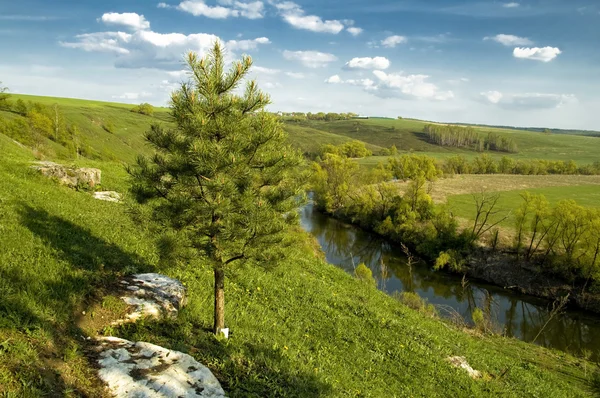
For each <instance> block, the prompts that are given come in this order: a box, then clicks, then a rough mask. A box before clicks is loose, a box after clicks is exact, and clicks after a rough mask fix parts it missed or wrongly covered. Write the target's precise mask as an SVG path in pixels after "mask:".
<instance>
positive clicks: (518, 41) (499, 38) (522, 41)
mask: <svg viewBox="0 0 600 398" xmlns="http://www.w3.org/2000/svg"><path fill="white" fill-rule="evenodd" d="M483 40H493V41H495V42H498V43H500V44H503V45H505V46H530V45H532V44H533V41H531V40H529V39H528V38H526V37H519V36H515V35H505V34H503V33H501V34H499V35H496V36H491V37H490V36H486V37H484V38H483Z"/></svg>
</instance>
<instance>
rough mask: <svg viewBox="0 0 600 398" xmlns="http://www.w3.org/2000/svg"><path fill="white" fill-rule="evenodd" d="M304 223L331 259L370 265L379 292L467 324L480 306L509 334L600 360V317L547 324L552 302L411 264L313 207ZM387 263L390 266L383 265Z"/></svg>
mask: <svg viewBox="0 0 600 398" xmlns="http://www.w3.org/2000/svg"><path fill="white" fill-rule="evenodd" d="M301 222H302V226H303V227H304V229H305V230H307V231H309V232H310V233H311V234H312V235H314V236H315V237H316V238H317V240H318V241H319V243H320V245H321V247H322V248H323V251H324V252H325V254H326V258H327V261H328V262H329V263H331V264H334V265H336V266H338V267H340V268H343V269H344V270H346V271H348V272H353V270H354V267H356V266H357V265H358V264H359V263H361V262H363V263H365V264H366V265H367V266H368V267H369V268H370V269H371V271H372V272H373V276H374V277H375V278H376V279H377V284H378V287H379V289H381V290H383V291H385V292H387V293H389V294H392V293H394V292H399V291H409V292H416V293H418V294H419V296H421V297H423V298H425V299H427V301H428V302H429V303H432V304H434V305H436V306H437V307H440V308H452V309H453V310H454V311H456V312H458V313H459V314H460V315H461V316H462V317H463V318H464V319H465V320H467V322H472V321H471V313H472V311H473V310H474V309H475V308H476V307H479V308H481V309H483V310H484V311H485V310H487V311H489V313H490V314H492V319H493V320H494V321H495V323H497V325H498V326H499V327H500V328H501V330H502V331H503V332H504V333H505V334H506V335H508V336H514V337H516V338H519V339H521V340H524V341H527V342H531V341H533V340H534V339H535V338H536V336H537V335H538V333H539V332H540V330H542V329H543V331H542V333H541V334H540V335H539V337H537V340H536V341H535V342H536V344H540V345H543V346H546V347H553V348H556V349H560V350H563V351H568V352H571V353H575V354H581V353H582V352H583V351H584V350H585V351H589V352H590V353H591V354H592V358H593V359H599V358H600V355H599V354H600V339H597V338H595V337H596V336H598V335H599V333H600V318H598V317H595V316H592V315H589V314H585V313H583V312H579V311H572V310H569V311H568V312H566V313H564V314H561V315H559V316H556V317H555V318H553V319H552V320H550V322H549V323H548V325H547V326H546V327H545V328H544V325H545V324H546V322H548V318H549V311H548V308H549V307H550V304H549V303H548V302H547V301H546V300H541V299H537V298H535V297H530V296H523V295H518V294H515V293H512V292H509V291H506V290H503V289H500V288H498V287H496V286H491V285H487V284H483V283H478V282H472V281H468V282H467V283H464V281H462V280H461V278H460V277H458V276H455V275H449V274H446V273H443V272H433V271H431V270H430V268H429V267H428V266H426V265H424V264H413V265H412V266H411V267H409V266H408V264H407V260H406V257H405V255H404V254H403V253H402V250H401V249H400V247H398V246H396V245H392V244H390V243H388V242H386V241H384V240H382V239H380V238H379V237H377V236H376V235H374V234H372V233H369V232H366V231H363V230H361V229H359V228H356V227H354V226H351V225H348V224H345V223H342V222H340V221H338V220H335V219H333V218H330V217H327V216H325V215H324V214H322V213H320V212H318V211H316V210H315V209H314V208H313V206H312V205H308V206H306V207H305V208H303V209H302V210H301ZM382 264H384V265H385V267H382ZM440 312H441V313H442V314H444V311H440Z"/></svg>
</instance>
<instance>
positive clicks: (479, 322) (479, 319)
mask: <svg viewBox="0 0 600 398" xmlns="http://www.w3.org/2000/svg"><path fill="white" fill-rule="evenodd" d="M471 318H472V319H473V323H474V324H475V327H476V328H477V329H479V330H481V331H482V332H483V331H485V324H486V321H485V316H484V315H483V311H481V309H480V308H475V309H474V310H473V313H472V314H471Z"/></svg>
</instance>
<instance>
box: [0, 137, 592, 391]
mask: <svg viewBox="0 0 600 398" xmlns="http://www.w3.org/2000/svg"><path fill="white" fill-rule="evenodd" d="M0 151H1V153H2V154H3V156H2V157H0V247H2V250H1V251H0V275H1V277H0V297H2V300H0V395H8V396H41V395H48V396H60V395H64V396H78V395H87V396H103V394H104V392H103V389H102V387H101V385H100V384H99V383H98V381H97V379H96V377H95V370H94V367H93V363H90V362H89V359H88V357H87V356H86V352H87V348H88V347H87V343H86V340H85V339H84V338H82V337H85V336H87V335H93V334H95V333H98V332H102V331H109V330H105V329H103V328H101V327H99V325H102V320H98V319H97V317H98V315H99V314H102V316H104V317H106V318H110V312H111V311H112V306H111V305H110V301H108V300H105V299H103V296H104V294H106V292H107V291H110V287H111V285H112V284H113V283H114V282H115V280H116V278H117V277H118V276H119V275H122V274H127V273H132V272H136V271H159V272H165V273H166V274H168V275H170V276H173V277H176V278H180V279H181V280H182V281H183V282H184V284H185V285H186V286H187V287H188V289H189V304H188V306H187V307H186V308H185V309H184V310H183V311H182V312H181V314H180V316H179V318H178V319H177V320H176V321H165V322H149V321H148V322H142V323H140V324H136V325H130V326H126V327H122V328H120V329H112V330H110V332H111V333H112V334H113V335H116V336H121V337H125V338H129V339H134V340H144V341H149V342H152V343H157V344H160V345H163V346H165V347H168V348H174V349H177V350H181V351H184V352H187V353H189V354H191V355H193V356H194V357H196V358H197V359H199V360H201V361H202V362H204V363H205V364H206V365H207V366H209V368H211V370H213V372H214V373H215V374H216V375H217V377H218V378H219V379H220V381H221V382H222V383H223V385H224V387H225V389H226V390H227V391H228V394H229V395H230V396H232V397H237V396H242V397H248V396H257V397H258V396H299V397H306V396H323V397H329V396H331V397H337V396H373V397H382V396H490V395H498V396H500V395H502V396H515V397H520V396H540V397H542V396H544V397H545V396H556V397H559V396H593V394H594V393H595V392H597V391H598V383H597V382H595V380H597V378H596V376H595V375H594V373H593V372H592V369H593V367H592V365H591V364H587V363H586V362H584V361H582V360H579V359H576V358H573V357H571V356H569V355H567V354H564V353H560V352H555V351H550V350H547V349H543V348H541V347H537V346H533V345H529V344H526V343H522V342H519V341H516V340H512V339H506V338H503V337H498V336H478V335H473V334H468V333H465V332H463V331H461V330H458V329H455V328H454V327H451V326H449V325H447V324H445V323H443V322H442V321H440V320H438V319H432V318H429V317H426V316H425V315H422V314H421V313H419V312H416V311H414V310H411V309H409V308H407V307H405V306H404V305H402V304H400V303H399V302H398V301H396V300H395V299H393V298H391V297H388V296H386V295H385V294H384V293H382V292H379V291H377V290H376V289H375V288H374V287H372V286H367V285H365V284H364V283H363V282H361V281H359V280H356V279H354V278H352V277H351V276H350V275H348V274H346V273H344V272H343V271H342V270H340V269H338V268H336V267H334V266H333V265H329V264H326V263H324V262H323V260H321V259H320V258H319V256H318V255H316V253H317V250H316V249H315V246H314V243H311V242H312V241H311V240H310V239H309V238H307V235H306V234H304V233H303V232H300V231H295V232H293V233H291V234H290V238H289V239H290V241H292V242H294V245H293V246H292V249H291V253H290V254H291V257H290V259H288V260H286V261H284V262H282V263H281V264H279V266H278V267H277V268H275V269H270V270H265V269H262V268H260V267H245V268H243V269H239V270H236V271H232V272H231V273H229V274H228V282H227V288H226V298H227V301H226V311H227V312H226V314H227V326H228V327H230V328H231V330H232V335H231V338H230V339H229V340H228V341H217V340H216V339H215V338H214V337H213V335H212V333H211V332H210V331H209V329H210V325H211V322H212V305H211V304H212V302H211V294H212V288H211V283H212V282H211V281H212V271H211V270H210V268H209V267H208V266H207V265H206V264H204V263H203V262H202V261H198V260H193V261H191V262H190V263H189V264H186V265H187V266H186V267H185V268H180V267H169V266H167V264H166V263H162V262H160V261H159V256H158V255H157V252H156V249H155V247H154V245H153V242H154V237H153V236H152V235H151V234H150V232H149V231H148V230H147V229H146V228H145V227H144V224H143V223H138V222H134V221H132V219H131V217H130V215H129V214H128V206H127V205H123V204H115V203H107V202H101V201H96V200H94V199H92V198H91V196H90V195H89V194H87V193H85V192H77V191H74V190H70V189H68V188H65V187H61V186H57V185H56V184H55V183H54V182H53V181H51V180H48V179H46V178H43V177H42V176H40V175H38V174H36V173H35V172H34V171H32V170H31V169H30V168H29V165H30V162H31V161H33V160H34V157H33V156H32V154H31V151H30V150H28V149H26V148H22V147H20V146H18V145H17V144H15V143H14V142H13V141H12V140H10V139H8V138H7V137H5V136H3V135H0ZM81 162H82V164H89V165H95V166H97V167H100V168H101V169H102V170H103V178H104V179H105V181H106V182H105V184H106V185H109V186H110V187H111V188H116V189H118V190H121V191H123V190H124V189H125V187H126V186H127V181H126V175H125V173H124V171H123V169H122V168H121V167H119V166H118V164H115V163H110V162H102V161H98V160H97V161H83V160H82V161H81ZM84 311H85V314H84ZM90 320H95V321H97V323H96V325H97V329H96V330H94V329H93V328H92V329H90V327H89V325H90ZM84 325H85V327H84ZM452 355H461V356H465V357H466V358H467V360H468V361H469V363H470V364H471V365H472V366H473V367H474V368H475V369H478V370H480V371H482V372H483V373H484V378H483V379H481V380H472V379H470V378H469V377H468V376H467V375H466V373H464V372H463V371H462V370H457V369H454V368H452V367H450V366H449V364H448V363H447V362H446V361H445V358H446V357H448V356H452Z"/></svg>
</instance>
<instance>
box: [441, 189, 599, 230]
mask: <svg viewBox="0 0 600 398" xmlns="http://www.w3.org/2000/svg"><path fill="white" fill-rule="evenodd" d="M525 191H527V192H529V193H531V194H537V195H539V194H542V195H544V196H545V197H546V199H548V201H549V202H550V204H551V205H556V204H557V203H558V202H559V201H561V200H574V201H576V202H577V204H579V205H581V206H585V207H596V208H599V207H600V186H598V185H579V186H569V187H564V186H562V187H544V188H533V189H519V190H513V191H504V192H500V193H499V194H500V199H499V200H498V204H497V207H496V209H498V210H500V211H501V212H502V214H508V213H510V216H509V217H508V218H507V219H506V220H505V221H503V222H502V223H501V224H500V226H504V227H514V225H515V218H514V212H515V210H516V209H517V208H518V207H519V206H520V205H521V203H523V199H522V198H521V196H520V194H521V193H523V192H525ZM490 192H493V189H490ZM448 204H449V205H450V208H451V209H452V212H453V213H454V215H456V216H458V217H461V218H466V219H469V220H472V219H474V218H475V204H474V199H473V195H472V194H463V195H453V196H449V197H448Z"/></svg>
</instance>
